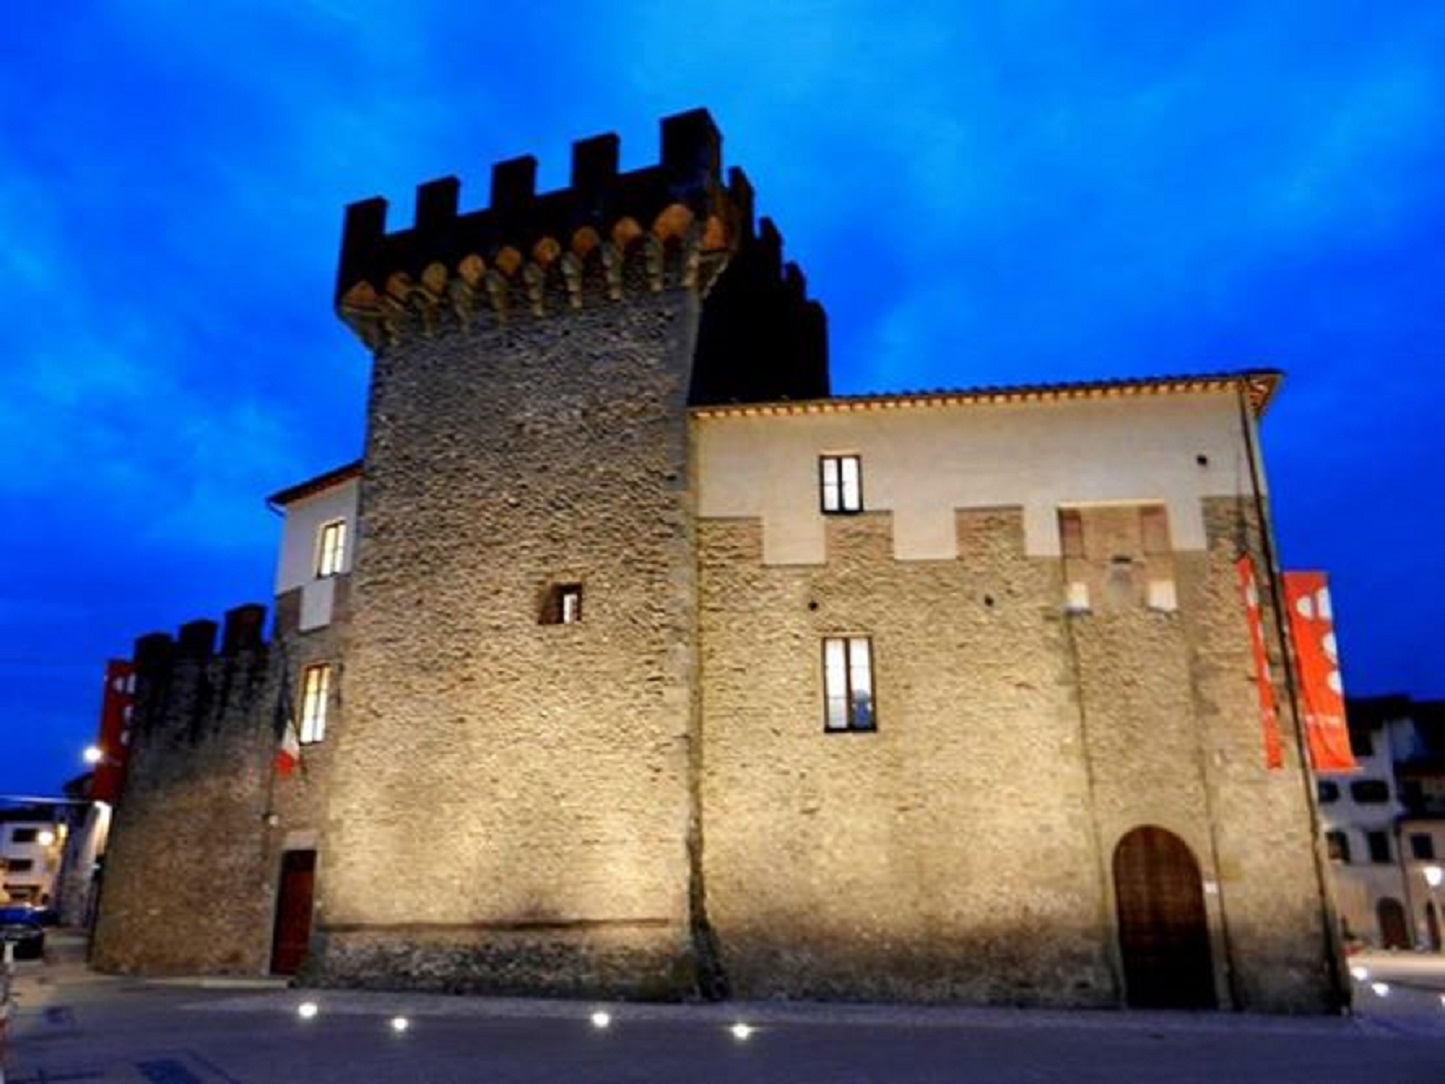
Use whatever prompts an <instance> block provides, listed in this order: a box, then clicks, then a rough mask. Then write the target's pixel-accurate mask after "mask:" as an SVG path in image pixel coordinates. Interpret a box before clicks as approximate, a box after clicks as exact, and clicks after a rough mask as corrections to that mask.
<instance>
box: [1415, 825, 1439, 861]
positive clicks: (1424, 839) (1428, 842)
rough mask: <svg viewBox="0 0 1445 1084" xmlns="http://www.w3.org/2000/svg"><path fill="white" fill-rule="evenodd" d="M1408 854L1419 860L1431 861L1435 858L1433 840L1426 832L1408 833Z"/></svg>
mask: <svg viewBox="0 0 1445 1084" xmlns="http://www.w3.org/2000/svg"><path fill="white" fill-rule="evenodd" d="M1410 856H1411V857H1412V858H1415V859H1417V860H1418V861H1421V862H1431V861H1434V858H1435V840H1434V838H1433V837H1432V836H1431V835H1430V834H1429V833H1427V832H1411V833H1410Z"/></svg>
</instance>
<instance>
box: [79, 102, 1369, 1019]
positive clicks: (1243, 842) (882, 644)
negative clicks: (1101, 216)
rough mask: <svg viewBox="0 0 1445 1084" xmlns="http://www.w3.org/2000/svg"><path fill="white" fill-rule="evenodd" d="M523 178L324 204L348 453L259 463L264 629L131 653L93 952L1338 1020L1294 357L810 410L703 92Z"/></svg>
mask: <svg viewBox="0 0 1445 1084" xmlns="http://www.w3.org/2000/svg"><path fill="white" fill-rule="evenodd" d="M535 169H536V163H535V161H534V160H533V159H531V158H522V159H516V160H513V161H510V162H504V163H501V164H500V165H498V166H497V167H495V169H494V172H493V178H492V193H491V200H490V203H489V205H488V206H487V207H485V208H482V209H479V210H475V211H471V212H467V213H462V212H460V211H459V208H458V192H459V184H458V182H457V181H456V180H455V179H453V178H446V179H442V180H438V181H433V182H431V183H429V184H426V185H423V186H422V187H421V188H420V189H419V190H418V195H417V209H416V217H415V222H414V224H413V225H412V226H410V227H405V228H401V229H397V230H392V231H388V229H387V225H386V212H387V208H386V205H385V203H384V201H380V200H372V201H367V202H365V203H361V204H357V205H354V206H353V207H351V208H350V209H349V210H348V213H347V218H346V228H345V234H344V237H343V242H342V252H341V261H340V262H341V266H340V271H339V275H338V285H337V306H338V311H339V313H340V314H341V316H342V318H343V319H344V320H345V321H346V322H347V323H348V325H350V326H351V327H352V328H353V329H354V330H355V331H356V332H357V334H358V336H359V337H360V338H361V340H362V341H363V343H365V344H366V346H367V347H368V348H369V350H370V352H371V355H372V363H373V370H372V388H371V396H370V401H369V406H368V437H367V445H366V448H365V453H364V456H363V458H362V459H361V460H360V461H359V462H358V463H354V464H350V465H347V466H345V467H342V468H340V469H338V470H335V471H332V472H330V473H328V474H325V475H322V476H320V477H318V478H315V479H313V480H311V481H308V482H305V483H303V484H301V485H298V486H294V487H292V488H289V489H287V490H284V491H282V492H280V493H278V494H276V495H274V496H273V497H272V498H271V504H272V506H273V507H274V508H276V509H277V510H279V511H281V512H282V513H283V514H284V516H285V526H284V530H283V537H282V543H281V552H280V559H279V562H278V576H277V583H276V602H275V611H276V617H275V623H274V630H273V632H272V634H271V636H270V637H269V639H268V638H267V637H265V636H264V635H263V632H264V627H263V626H264V615H263V613H262V611H261V610H260V608H259V607H255V606H246V607H241V608H238V609H237V610H235V611H233V612H232V613H231V614H229V615H227V618H226V621H225V623H224V627H223V629H222V630H221V636H220V640H219V643H218V642H217V631H218V630H217V626H216V625H215V624H214V623H212V622H194V623H192V624H190V625H187V626H186V627H185V628H183V629H182V630H181V632H180V635H179V637H178V638H176V639H172V638H171V637H169V636H166V635H160V634H157V635H153V636H149V637H145V638H143V639H142V640H140V641H139V642H138V644H137V650H136V657H135V667H136V679H137V681H136V702H135V727H134V731H133V740H132V743H131V748H130V754H129V765H128V776H127V781H126V793H125V796H124V799H123V801H122V803H121V805H120V807H119V810H118V814H117V820H116V825H115V831H114V834H113V840H112V844H111V848H110V854H109V857H108V866H107V887H106V897H105V903H104V906H103V908H102V914H101V918H100V923H99V928H98V930H97V937H96V943H95V959H96V961H97V963H98V964H100V965H101V966H103V967H108V968H111V969H115V970H123V971H180V970H210V971H234V972H260V971H266V970H274V971H278V972H283V973H284V972H290V971H293V970H296V969H297V968H300V969H301V970H302V973H303V974H304V976H305V977H306V979H307V980H308V981H311V982H317V983H329V984H339V985H360V986H373V987H406V988H420V989H441V990H473V991H498V992H543V993H550V994H575V995H589V996H599V995H601V996H618V997H688V996H706V997H725V996H743V997H824V998H897V999H908V1000H936V1001H978V1002H1000V1003H1028V1004H1056V1005H1118V1004H1132V1005H1154V1006H1183V1007H1213V1006H1220V1007H1231V1008H1249V1009H1263V1010H1274V1011H1321V1010H1327V1009H1331V1008H1334V1007H1337V1006H1338V1005H1339V1004H1340V1001H1341V998H1342V997H1343V989H1344V987H1343V984H1342V983H1341V982H1340V976H1339V966H1338V953H1337V952H1336V946H1335V933H1336V926H1337V921H1336V917H1335V915H1334V913H1333V910H1332V905H1331V901H1330V897H1329V893H1328V889H1327V885H1326V878H1325V859H1324V855H1323V851H1322V847H1323V844H1322V835H1321V831H1320V826H1319V824H1318V820H1317V815H1316V810H1315V807H1314V805H1313V787H1312V785H1311V782H1310V778H1309V774H1308V770H1307V767H1306V765H1305V762H1304V754H1303V751H1302V749H1301V745H1300V726H1299V721H1298V717H1297V712H1296V710H1295V708H1294V705H1293V703H1292V702H1291V700H1290V696H1289V692H1290V690H1289V688H1288V687H1287V686H1285V685H1284V684H1282V683H1281V684H1278V685H1277V686H1276V687H1275V688H1274V693H1275V694H1276V696H1277V698H1278V701H1279V703H1280V713H1279V720H1278V721H1279V724H1280V725H1279V727H1278V731H1277V733H1276V732H1275V731H1274V730H1272V729H1267V728H1266V723H1270V724H1272V723H1273V722H1274V717H1273V716H1271V717H1270V719H1269V720H1265V719H1262V716H1261V709H1260V699H1259V698H1260V690H1259V680H1260V675H1261V674H1262V673H1263V672H1264V671H1263V670H1262V668H1261V667H1260V666H1259V665H1258V662H1257V659H1256V656H1255V653H1254V649H1253V646H1252V644H1251V631H1250V624H1249V615H1250V614H1251V613H1252V612H1257V613H1258V614H1259V616H1260V625H1259V628H1261V629H1262V636H1263V646H1262V647H1261V648H1260V651H1261V652H1262V653H1263V654H1265V655H1267V656H1268V660H1269V661H1272V662H1273V663H1274V667H1273V671H1274V672H1275V673H1283V672H1284V665H1283V659H1284V657H1285V654H1286V653H1285V647H1284V643H1285V641H1284V636H1285V633H1284V631H1283V630H1282V629H1281V627H1280V620H1279V615H1280V605H1279V586H1278V577H1277V571H1276V561H1275V558H1274V554H1273V552H1272V548H1271V541H1270V536H1269V524H1268V498H1267V493H1266V490H1265V487H1264V483H1263V473H1262V464H1261V460H1260V453H1259V444H1258V432H1257V427H1258V424H1259V421H1260V419H1261V417H1262V416H1263V415H1264V412H1265V410H1266V408H1267V406H1268V404H1269V402H1270V400H1271V398H1272V396H1273V395H1274V393H1275V391H1276V389H1277V386H1278V383H1279V376H1278V374H1276V373H1273V372H1268V371H1250V372H1240V373H1225V374H1208V375H1190V376H1166V377H1153V378H1146V379H1135V380H1099V381H1093V382H1085V383H1072V384H1039V385H1030V386H1025V387H993V388H960V389H956V390H948V391H935V392H926V393H890V394H876V395H850V396H838V395H832V394H830V386H829V378H828V369H827V348H826V330H825V321H824V317H823V313H822V310H821V308H820V307H819V306H818V305H817V303H816V302H814V301H812V300H810V299H809V298H808V296H807V291H806V286H805V283H804V280H803V276H802V274H801V273H800V272H799V271H798V269H797V268H796V267H795V266H794V265H792V264H788V263H785V262H784V260H783V258H782V240H781V237H780V235H779V234H778V232H777V230H776V229H775V228H774V227H773V226H772V224H771V223H769V222H768V221H767V220H766V219H763V220H761V221H760V222H759V221H755V217H754V208H753V200H754V197H753V191H752V188H751V186H750V185H749V183H748V181H747V179H746V177H744V176H743V174H742V173H741V171H739V170H737V169H735V168H734V169H732V170H728V171H724V169H723V165H722V155H721V139H720V136H719V134H718V132H717V130H716V128H715V127H714V126H713V124H712V121H711V119H710V118H709V117H708V116H707V114H705V113H701V112H696V113H688V114H682V115H680V116H676V117H671V118H668V119H667V120H666V121H664V122H663V127H662V153H661V157H660V161H659V163H658V164H657V165H654V166H649V167H645V168H642V169H638V170H634V171H631V172H628V173H622V172H619V170H618V144H617V140H616V138H615V137H613V136H602V137H597V138H594V139H589V140H585V141H583V142H581V143H578V144H577V145H576V146H575V148H574V152H573V160H572V175H571V183H570V185H569V186H568V187H567V188H565V189H562V190H560V191H557V192H551V193H537V192H536V191H535V185H534V182H535ZM1245 557H1247V558H1249V559H1250V562H1252V566H1253V568H1254V569H1255V570H1257V575H1258V580H1257V586H1258V598H1255V597H1254V596H1252V595H1249V596H1247V595H1246V593H1245V592H1242V591H1241V587H1240V581H1239V578H1238V577H1239V573H1238V565H1239V562H1240V559H1241V558H1245ZM1251 590H1253V588H1251ZM1265 680H1268V679H1267V678H1266V679H1265ZM278 749H279V750H280V757H279V760H278V755H277V754H278ZM1267 750H1271V752H1269V755H1267ZM1273 751H1277V752H1278V756H1277V757H1276V756H1275V753H1274V752H1273ZM298 753H299V766H298V767H296V768H295V769H294V770H293V768H292V765H293V764H294V763H295V762H296V761H297V759H298V758H297V754H298ZM278 765H279V766H280V768H281V770H280V771H278V770H277V769H278ZM182 826H183V829H182ZM157 884H163V885H165V891H164V892H163V893H156V892H155V891H153V886H155V885H157Z"/></svg>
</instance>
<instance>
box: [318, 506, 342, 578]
mask: <svg viewBox="0 0 1445 1084" xmlns="http://www.w3.org/2000/svg"><path fill="white" fill-rule="evenodd" d="M345 562H346V520H344V519H334V520H332V521H331V522H330V523H323V524H322V525H321V528H320V530H318V531H317V532H316V576H317V578H318V579H325V578H326V577H327V576H336V575H340V573H341V570H342V566H343V565H344V564H345Z"/></svg>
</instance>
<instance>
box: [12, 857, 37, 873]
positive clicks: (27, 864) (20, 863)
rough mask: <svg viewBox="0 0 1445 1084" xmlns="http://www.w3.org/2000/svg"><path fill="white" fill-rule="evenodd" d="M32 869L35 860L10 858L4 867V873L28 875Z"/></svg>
mask: <svg viewBox="0 0 1445 1084" xmlns="http://www.w3.org/2000/svg"><path fill="white" fill-rule="evenodd" d="M34 868H35V859H33V858H12V859H10V862H9V864H8V865H7V866H6V867H5V872H6V873H29V872H30V871H31V870H33V869H34Z"/></svg>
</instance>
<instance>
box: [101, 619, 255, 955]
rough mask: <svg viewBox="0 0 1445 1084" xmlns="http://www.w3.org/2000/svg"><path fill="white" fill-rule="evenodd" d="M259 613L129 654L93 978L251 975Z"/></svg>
mask: <svg viewBox="0 0 1445 1084" xmlns="http://www.w3.org/2000/svg"><path fill="white" fill-rule="evenodd" d="M263 618H264V610H262V608H261V607H259V606H255V607H243V608H241V609H238V610H235V611H232V612H231V614H230V615H228V619H227V633H226V635H225V637H224V638H223V644H222V650H221V651H220V652H219V653H213V641H214V638H215V632H216V626H215V624H214V623H213V622H209V621H199V622H193V623H191V624H190V625H187V626H186V627H185V628H184V629H182V631H181V636H180V641H179V643H178V644H173V643H172V642H171V640H170V638H169V637H166V636H163V635H156V636H149V637H145V638H143V639H142V640H140V641H139V642H138V643H137V646H136V658H135V661H136V676H137V689H136V702H135V710H134V715H133V719H134V726H133V731H132V741H131V746H130V752H129V757H128V766H127V772H126V782H125V790H124V792H123V794H122V796H121V800H120V802H119V803H118V804H117V806H116V813H115V822H114V824H113V826H112V830H111V835H110V842H109V848H108V851H107V854H106V862H105V875H104V884H103V887H102V889H101V895H100V911H99V917H98V920H97V925H96V930H95V939H94V942H93V945H92V962H93V963H94V965H95V966H96V967H97V968H98V969H100V970H102V971H116V972H124V973H145V974H182V973H206V974H259V973H263V972H264V971H265V970H266V967H267V965H268V962H269V954H270V922H271V919H270V915H271V907H272V906H273V903H272V900H271V898H270V897H269V896H268V894H267V893H266V892H265V890H264V887H263V886H264V885H265V884H266V882H267V876H268V871H267V868H266V856H265V841H264V831H265V827H264V823H263V822H264V814H265V806H266V801H265V792H266V781H267V778H268V776H269V770H270V764H271V757H272V753H273V750H274V741H273V739H272V737H271V731H270V728H269V724H268V722H267V721H266V720H264V719H263V718H261V713H258V712H257V710H256V709H257V706H258V705H259V704H261V703H262V702H264V700H265V695H266V690H267V689H268V688H269V687H270V677H271V675H270V671H269V656H268V652H267V650H266V647H265V645H264V644H263V643H262V642H261V637H260V631H261V622H262V620H263Z"/></svg>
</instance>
